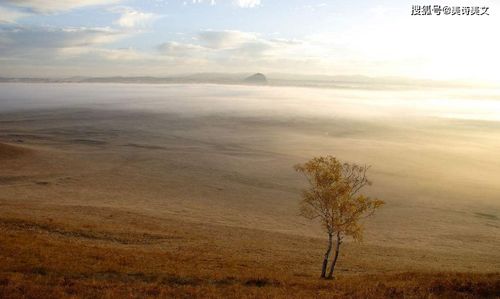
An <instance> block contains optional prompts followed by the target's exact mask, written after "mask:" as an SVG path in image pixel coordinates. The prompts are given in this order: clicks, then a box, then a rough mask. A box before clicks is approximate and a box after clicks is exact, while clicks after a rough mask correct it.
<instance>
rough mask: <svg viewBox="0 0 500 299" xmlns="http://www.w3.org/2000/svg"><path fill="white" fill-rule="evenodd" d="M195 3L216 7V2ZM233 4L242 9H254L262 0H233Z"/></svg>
mask: <svg viewBox="0 0 500 299" xmlns="http://www.w3.org/2000/svg"><path fill="white" fill-rule="evenodd" d="M192 1H193V3H209V4H210V5H215V4H216V3H217V1H216V0H192ZM232 3H233V4H234V5H236V6H238V7H242V8H253V7H257V6H259V5H260V4H261V1H260V0H232Z"/></svg>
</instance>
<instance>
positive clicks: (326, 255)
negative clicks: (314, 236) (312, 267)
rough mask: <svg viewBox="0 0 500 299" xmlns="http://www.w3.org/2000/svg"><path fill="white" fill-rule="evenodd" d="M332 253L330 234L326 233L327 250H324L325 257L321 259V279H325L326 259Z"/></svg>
mask: <svg viewBox="0 0 500 299" xmlns="http://www.w3.org/2000/svg"><path fill="white" fill-rule="evenodd" d="M330 251H332V233H328V248H327V249H326V253H325V257H324V258H323V268H322V269H321V278H325V277H326V267H327V266H328V258H329V257H330Z"/></svg>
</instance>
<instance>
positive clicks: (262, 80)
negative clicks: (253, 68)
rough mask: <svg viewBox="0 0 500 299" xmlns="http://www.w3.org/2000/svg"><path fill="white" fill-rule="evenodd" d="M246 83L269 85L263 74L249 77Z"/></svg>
mask: <svg viewBox="0 0 500 299" xmlns="http://www.w3.org/2000/svg"><path fill="white" fill-rule="evenodd" d="M245 82H247V83H253V84H267V78H266V76H264V74H262V73H256V74H253V75H251V76H250V77H247V78H246V79H245Z"/></svg>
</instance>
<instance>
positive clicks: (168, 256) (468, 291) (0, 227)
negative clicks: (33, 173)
mask: <svg viewBox="0 0 500 299" xmlns="http://www.w3.org/2000/svg"><path fill="white" fill-rule="evenodd" d="M2 206H3V211H2V215H1V218H0V264H1V265H2V267H1V269H0V297H1V298H64V297H66V298H96V297H102V298H122V297H129V298H156V297H164V298H165V297H167V298H220V297H228V298H346V297H348V298H368V297H369V298H383V297H393V298H403V297H405V298H485V297H490V298H495V297H498V296H499V295H500V274H499V273H473V272H469V273H465V272H443V271H442V270H440V269H448V268H450V266H453V264H452V263H453V262H452V261H453V260H454V259H451V258H450V257H447V256H446V253H436V252H432V251H429V252H422V251H421V250H411V249H398V248H390V247H387V248H384V247H376V246H370V245H363V244H352V243H348V244H346V246H345V247H344V248H343V253H342V255H341V260H340V265H339V272H338V275H337V277H336V278H335V279H334V280H332V281H323V280H320V279H319V278H318V270H319V266H320V261H321V255H322V251H323V247H324V245H325V244H324V240H321V239H315V238H306V237H300V236H292V235H285V234H280V233H272V232H265V231H258V230H251V229H244V228H230V227H224V226H216V225H207V224H197V223H188V222H179V221H173V220H165V219H155V218H151V217H145V216H143V215H139V214H135V213H132V212H128V211H121V210H115V209H101V208H100V209H95V208H89V207H57V206H50V205H40V206H35V207H33V206H32V207H31V209H32V211H31V212H23V210H25V209H28V208H29V207H28V206H23V205H21V204H17V205H14V204H6V203H5V202H4V203H3V204H2ZM33 211H35V212H33ZM54 211H56V212H58V213H60V215H61V216H60V217H56V218H54V217H53V216H50V215H54ZM62 215H64V216H62ZM78 215H80V216H78ZM82 215H85V216H82ZM463 262H464V263H465V264H467V263H475V262H477V261H476V260H475V259H474V258H471V259H467V257H464V261H463Z"/></svg>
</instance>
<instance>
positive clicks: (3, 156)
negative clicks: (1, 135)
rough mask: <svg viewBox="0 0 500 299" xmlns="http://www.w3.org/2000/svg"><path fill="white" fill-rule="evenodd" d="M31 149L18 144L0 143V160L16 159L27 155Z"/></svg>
mask: <svg viewBox="0 0 500 299" xmlns="http://www.w3.org/2000/svg"><path fill="white" fill-rule="evenodd" d="M31 153H32V150H30V149H26V148H23V147H20V146H14V145H10V144H5V143H0V160H8V159H18V158H21V157H23V156H26V155H29V154H31Z"/></svg>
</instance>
